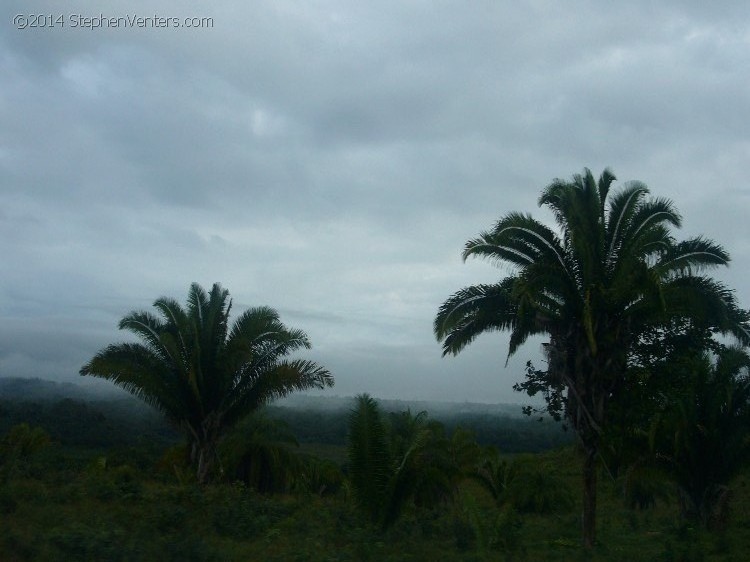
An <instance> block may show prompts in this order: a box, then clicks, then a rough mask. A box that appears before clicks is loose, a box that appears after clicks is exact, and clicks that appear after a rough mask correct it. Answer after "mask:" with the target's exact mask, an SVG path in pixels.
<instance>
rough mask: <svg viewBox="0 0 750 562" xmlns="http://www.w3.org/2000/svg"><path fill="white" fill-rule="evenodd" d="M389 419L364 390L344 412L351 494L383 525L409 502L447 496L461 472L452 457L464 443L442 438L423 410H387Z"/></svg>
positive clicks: (432, 502) (428, 501)
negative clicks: (353, 405)
mask: <svg viewBox="0 0 750 562" xmlns="http://www.w3.org/2000/svg"><path fill="white" fill-rule="evenodd" d="M388 421H390V423H386V421H385V420H384V419H383V415H382V414H381V411H380V408H379V407H378V404H377V402H376V401H375V400H374V399H373V398H372V397H370V396H368V395H367V394H363V395H360V396H358V397H357V402H356V407H355V409H354V410H352V412H351V415H350V416H349V477H350V482H351V488H352V492H353V495H354V500H355V502H356V504H357V506H358V507H359V508H360V510H361V511H363V512H364V513H365V514H366V515H367V516H368V517H369V519H370V520H371V521H372V522H373V523H375V524H377V525H379V526H380V527H381V528H383V529H386V528H388V527H390V526H391V525H392V524H393V523H394V522H395V521H396V520H397V519H398V517H399V515H400V514H401V513H402V511H403V509H404V507H405V506H406V505H407V504H408V503H409V502H412V503H413V504H414V505H418V506H422V507H429V506H432V505H436V504H438V503H440V502H443V501H446V500H448V499H450V498H451V497H452V495H453V494H454V492H455V490H456V484H457V479H458V478H459V477H460V466H459V465H458V464H457V462H456V460H455V459H456V458H460V455H459V453H460V452H461V451H462V449H461V446H463V445H464V443H462V441H461V439H457V440H455V441H456V442H455V443H454V441H453V440H449V439H447V438H446V437H445V434H444V431H443V428H442V425H440V424H439V423H437V422H429V421H428V420H427V415H426V413H425V412H420V413H418V414H417V415H413V414H412V413H411V412H409V411H407V412H402V413H400V414H391V416H390V418H389V420H388ZM463 452H464V454H465V450H464V451H463Z"/></svg>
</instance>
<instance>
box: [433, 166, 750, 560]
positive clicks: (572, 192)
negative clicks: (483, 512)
mask: <svg viewBox="0 0 750 562" xmlns="http://www.w3.org/2000/svg"><path fill="white" fill-rule="evenodd" d="M614 181H615V176H614V175H613V174H612V173H611V172H610V171H609V170H605V171H604V173H602V175H601V177H600V178H599V180H598V182H597V181H596V180H595V179H594V177H593V176H592V174H591V172H590V171H589V170H585V171H584V173H583V174H582V175H575V176H574V177H573V180H572V181H563V180H555V181H553V182H552V183H551V184H550V185H549V186H548V187H547V188H546V189H545V190H544V191H543V192H542V195H541V197H540V199H539V204H540V206H541V205H544V206H546V207H548V208H550V209H551V210H552V213H553V215H554V218H555V222H556V223H557V226H558V228H559V231H558V232H556V231H555V230H553V229H552V228H550V227H548V226H546V225H545V224H544V223H542V222H539V221H538V220H535V219H534V218H532V216H531V215H529V214H521V213H509V214H508V215H506V216H504V217H503V218H501V219H500V220H499V221H498V222H497V224H496V225H495V227H494V228H493V229H492V230H490V231H488V232H483V233H481V234H480V236H479V237H478V238H475V239H473V240H469V241H468V242H467V243H466V246H465V248H464V252H463V257H464V260H465V259H467V258H469V257H480V258H484V259H487V260H489V261H491V262H494V263H504V264H508V265H510V266H511V268H512V269H513V271H512V273H511V274H510V275H509V276H508V277H506V278H504V279H503V280H501V281H500V282H498V283H496V284H485V285H476V286H471V287H466V288H464V289H461V290H460V291H458V292H457V293H455V294H454V295H452V296H451V297H450V298H449V299H448V300H447V301H445V303H443V305H442V306H441V307H440V309H439V311H438V314H437V317H436V319H435V326H434V328H435V335H436V336H437V338H438V340H441V341H442V343H443V355H446V354H449V353H450V354H454V355H455V354H457V353H459V352H460V351H461V350H462V349H463V348H464V347H465V346H466V345H468V344H469V343H471V342H472V341H473V340H474V339H475V338H476V337H477V336H479V335H480V334H482V333H484V332H488V331H494V330H500V331H504V330H508V331H510V345H509V351H508V357H510V356H511V355H513V353H515V352H516V350H517V349H518V348H519V347H520V346H521V345H522V344H523V343H524V342H525V341H526V340H527V339H528V337H529V336H532V335H536V334H539V335H547V336H548V337H549V343H548V344H547V346H546V351H547V356H548V372H547V374H548V376H547V378H546V379H545V380H544V384H546V385H548V386H549V387H550V388H551V389H552V390H554V389H555V387H556V388H558V389H562V390H563V391H564V407H565V414H566V415H567V418H568V420H569V423H570V424H571V425H572V427H573V428H574V429H575V430H576V432H577V434H578V436H579V438H580V441H581V444H582V446H583V450H584V466H583V500H584V501H583V505H584V517H583V541H584V544H585V545H586V546H587V547H591V546H592V545H593V543H594V540H595V513H596V458H597V454H598V452H599V446H600V441H601V434H602V428H603V426H604V425H605V424H606V419H607V410H608V404H609V401H610V397H611V396H612V395H613V393H616V392H617V390H618V388H619V387H620V386H621V385H622V383H623V381H624V379H625V373H626V367H627V361H628V351H629V349H630V348H631V346H632V344H633V342H634V341H635V339H636V338H637V337H638V334H639V333H640V332H641V331H642V330H643V329H645V328H646V327H649V326H654V325H658V324H660V323H662V322H666V321H667V320H668V319H669V318H674V317H682V318H692V317H695V316H704V317H706V318H710V321H711V322H712V325H713V326H716V327H717V328H718V329H720V330H721V331H725V332H731V333H733V334H735V335H736V336H738V337H740V338H741V339H742V340H743V341H748V340H749V339H750V338H749V337H748V326H747V324H746V323H742V322H738V321H737V319H738V318H739V314H738V310H739V309H738V308H737V306H736V303H735V300H734V296H733V293H732V292H731V291H729V290H728V289H726V288H725V287H724V286H723V285H721V284H720V283H717V282H716V281H714V280H712V279H710V278H708V277H706V276H704V275H702V274H701V273H702V272H703V271H704V270H706V269H708V268H712V267H716V266H720V265H726V264H727V263H728V262H729V256H728V254H727V253H726V252H725V251H724V249H723V248H722V247H721V246H719V245H717V244H715V243H714V242H712V241H710V240H708V239H705V238H702V237H698V238H693V239H690V240H686V241H684V242H679V243H678V242H676V241H675V240H674V239H673V238H672V236H671V234H670V228H671V227H679V226H680V223H681V217H680V215H679V214H678V213H677V211H676V209H675V208H674V206H673V204H672V202H671V201H669V200H667V199H661V198H659V199H647V195H648V193H649V191H648V188H647V187H646V186H645V185H644V184H642V183H640V182H632V183H629V184H627V185H626V186H625V187H624V188H623V189H621V190H619V191H618V192H617V193H615V194H613V195H612V196H611V197H610V187H611V185H612V183H613V182H614ZM550 395H551V396H552V397H554V396H555V395H556V394H555V393H554V392H552V393H551V394H550Z"/></svg>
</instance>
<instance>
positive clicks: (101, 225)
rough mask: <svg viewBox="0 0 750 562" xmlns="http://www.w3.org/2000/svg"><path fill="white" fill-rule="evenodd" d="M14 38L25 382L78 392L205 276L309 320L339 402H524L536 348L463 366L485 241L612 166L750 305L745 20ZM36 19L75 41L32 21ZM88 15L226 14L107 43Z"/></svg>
mask: <svg viewBox="0 0 750 562" xmlns="http://www.w3.org/2000/svg"><path fill="white" fill-rule="evenodd" d="M8 6H9V9H7V10H5V13H6V14H7V15H6V17H5V19H4V21H3V22H2V24H1V25H0V76H2V79H1V82H2V87H0V255H2V256H3V258H2V262H3V266H4V267H3V275H2V278H1V279H0V311H1V313H2V318H3V322H2V323H1V324H2V325H0V376H3V375H7V376H12V375H23V376H33V375H38V376H44V377H56V378H61V379H70V378H72V377H74V376H76V373H77V369H78V368H79V367H80V365H81V364H82V363H83V362H84V361H86V360H87V359H88V358H89V357H90V356H91V355H92V354H93V353H95V352H96V351H97V350H98V348H99V347H101V346H102V345H106V344H107V343H110V342H112V341H116V340H119V339H121V338H122V337H124V335H123V334H120V333H118V332H117V331H116V329H115V326H116V323H117V321H118V320H119V318H120V317H122V316H123V315H124V314H125V313H127V312H128V311H130V310H132V309H136V308H147V307H149V306H150V303H151V302H152V301H153V300H154V299H155V298H156V297H158V296H161V295H170V296H174V297H176V298H179V299H183V298H184V295H185V294H186V291H187V288H188V286H189V284H190V283H191V282H192V281H198V282H200V283H201V284H204V285H206V286H210V284H211V283H213V282H214V281H220V282H221V283H222V284H223V285H224V286H225V287H227V288H228V289H229V290H230V292H231V294H232V296H233V297H234V301H235V307H236V310H239V309H241V308H242V307H245V306H251V305H257V304H267V305H270V306H273V307H275V308H277V309H279V310H280V312H281V314H282V319H283V320H284V321H285V322H287V323H288V324H290V325H293V326H296V327H300V328H303V329H305V330H306V331H307V332H308V333H309V335H310V337H311V339H312V341H313V344H314V346H315V347H314V349H313V351H312V355H313V356H314V357H315V358H316V359H318V360H320V361H321V362H323V363H324V364H326V365H327V366H329V367H330V368H331V369H332V370H333V371H334V374H335V375H336V380H337V387H336V389H335V392H337V393H340V394H352V393H355V392H360V391H370V392H373V393H375V394H377V395H379V396H384V397H386V396H388V397H399V396H405V397H409V398H416V397H418V398H426V399H433V398H438V399H453V400H481V401H500V400H520V398H521V397H519V396H514V395H513V393H512V392H511V391H510V387H511V385H512V382H513V381H516V380H519V379H520V378H521V376H522V369H521V366H522V365H523V363H524V362H525V359H526V358H528V357H534V356H536V355H537V353H538V349H537V346H536V344H533V343H532V344H529V345H528V346H527V348H526V349H524V350H522V351H521V352H520V353H519V357H518V358H517V360H515V361H514V362H511V363H510V365H509V367H508V368H507V369H506V368H505V367H504V362H505V355H506V353H507V339H506V338H504V337H503V336H501V335H493V336H486V337H484V338H482V339H480V341H479V342H478V344H477V345H476V347H475V349H471V350H469V351H467V352H466V353H465V354H462V356H460V357H458V358H450V359H441V358H440V348H439V345H438V344H437V343H436V342H435V341H434V340H433V337H432V332H431V324H432V319H433V318H434V314H435V312H436V310H437V307H438V306H439V304H440V303H441V302H442V301H443V300H444V299H445V298H446V297H447V296H448V295H449V294H451V293H452V292H454V291H455V290H457V289H458V288H460V287H462V286H464V285H467V284H471V283H477V282H482V281H490V280H494V279H497V277H498V276H500V275H502V274H503V271H502V270H497V269H495V268H493V267H492V266H490V265H489V264H481V263H468V264H462V263H461V261H460V251H461V249H462V246H463V244H464V242H465V241H466V240H467V239H468V238H470V237H472V236H474V235H475V234H476V233H477V232H479V231H480V230H482V229H484V228H487V227H489V226H490V225H491V224H492V223H493V221H494V220H496V219H497V218H498V217H499V216H501V215H503V214H505V213H507V212H509V211H513V210H520V211H530V212H533V213H534V214H535V215H537V216H540V217H541V218H546V217H545V216H544V215H543V214H542V212H541V211H540V210H539V209H537V208H536V199H537V196H538V194H539V191H540V189H541V188H542V187H544V186H545V185H546V184H547V183H549V181H550V180H552V179H553V178H555V177H569V176H570V175H572V174H573V173H577V172H580V171H581V170H582V168H583V167H584V166H587V167H590V168H591V169H592V170H593V171H594V173H595V174H598V173H599V172H600V171H601V170H602V169H603V168H604V167H605V166H610V167H612V169H613V170H614V171H615V173H616V174H617V175H618V177H619V178H620V179H621V180H630V179H639V180H642V181H644V182H646V183H647V184H648V185H649V186H650V187H651V189H652V192H653V193H654V194H656V195H659V196H666V197H670V198H672V199H673V200H674V201H675V203H676V204H677V206H678V208H679V209H680V210H681V211H682V213H683V215H684V217H685V221H684V224H685V227H684V233H683V234H684V236H689V235H696V234H705V235H706V236H708V237H710V238H713V239H715V240H717V241H719V242H720V243H722V244H724V245H725V246H726V248H727V249H728V250H729V251H730V253H731V254H732V256H733V258H734V262H733V265H732V267H731V268H730V269H729V270H727V271H724V272H720V273H719V277H720V278H721V279H722V280H724V281H726V282H727V283H729V284H730V285H731V286H733V287H734V288H736V289H737V292H738V296H739V298H740V301H741V302H742V303H743V304H744V305H745V306H747V305H748V302H750V291H749V290H748V287H747V283H746V279H747V277H748V272H749V271H750V249H749V247H748V240H750V236H748V235H749V234H750V226H748V221H747V220H746V215H747V210H748V203H750V199H749V196H750V188H748V184H747V180H746V179H745V178H746V173H745V167H746V163H747V162H748V157H749V156H750V138H749V137H748V134H747V123H748V121H749V120H750V95H749V94H750V86H749V85H748V84H749V83H748V81H747V68H749V67H750V48H749V47H750V28H749V26H748V22H750V17H749V16H750V9H749V8H748V7H747V6H746V3H743V2H736V3H734V4H732V3H724V4H723V5H722V7H720V8H719V7H716V6H710V7H708V6H707V5H704V3H700V2H693V3H683V2H681V3H677V2H675V3H669V2H661V3H657V4H654V3H652V2H645V1H644V2H640V1H637V2H631V3H628V4H627V5H625V6H619V7H612V6H607V7H604V5H601V4H599V3H596V2H589V1H583V0H581V1H577V2H573V3H566V4H565V6H564V7H563V6H562V5H561V4H559V3H557V2H545V1H529V2H521V3H518V2H473V3H468V4H467V3H461V2H429V3H425V2H407V3H405V2H377V3H370V4H367V3H350V2H333V1H320V2H285V1H274V2H251V3H242V2H219V3H215V4H213V5H210V6H209V5H207V4H205V3H197V2H194V3H181V4H180V6H179V7H175V6H174V4H172V3H167V2H133V1H128V2H110V3H108V4H107V7H106V9H104V8H102V9H97V10H93V11H92V8H91V7H90V4H89V3H87V2H70V3H66V6H65V7H64V8H62V11H61V8H60V6H59V3H57V2H51V1H50V2H31V3H29V2H10V3H8ZM15 14H25V15H29V14H52V15H55V16H57V15H59V16H62V17H63V19H64V20H65V21H66V22H67V23H68V25H65V26H60V25H58V26H57V27H54V28H46V29H40V28H33V29H32V28H28V29H24V30H20V29H17V28H16V27H15V26H14V25H13V23H12V21H11V20H12V16H13V15H15ZM73 15H87V16H90V17H97V16H99V15H104V16H106V17H124V16H133V15H139V16H146V17H150V16H154V15H156V16H163V17H177V18H180V19H181V20H182V19H184V18H192V17H210V18H213V26H212V27H208V28H197V29H161V28H154V27H150V28H143V29H141V28H137V27H120V28H116V29H98V30H97V29H82V28H72V27H71V26H70V25H69V22H70V18H71V17H72V16H73Z"/></svg>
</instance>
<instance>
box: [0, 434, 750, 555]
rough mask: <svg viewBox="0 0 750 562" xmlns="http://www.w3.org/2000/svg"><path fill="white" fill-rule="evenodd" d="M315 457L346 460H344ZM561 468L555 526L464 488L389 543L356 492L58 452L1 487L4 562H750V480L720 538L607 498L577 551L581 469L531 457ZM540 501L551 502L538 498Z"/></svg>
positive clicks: (565, 452)
mask: <svg viewBox="0 0 750 562" xmlns="http://www.w3.org/2000/svg"><path fill="white" fill-rule="evenodd" d="M305 452H307V453H312V452H317V453H319V454H321V455H323V454H324V453H325V456H326V457H327V458H331V459H341V458H344V457H345V455H344V456H342V449H341V448H339V449H338V450H335V448H331V447H330V446H325V447H322V446H321V447H315V446H310V450H308V451H305ZM531 461H532V462H538V463H539V464H544V465H546V466H551V467H555V469H556V475H557V476H558V477H559V478H560V479H562V482H564V486H565V487H567V488H569V489H570V490H571V494H572V497H573V502H572V505H570V506H567V507H564V508H562V509H558V510H554V509H553V510H552V511H551V512H549V513H544V514H539V513H534V512H533V510H532V512H522V513H519V512H516V511H514V510H511V509H509V508H507V507H498V506H496V505H495V503H494V500H493V499H492V498H491V497H490V496H489V494H487V493H486V492H485V491H484V489H483V488H482V487H480V486H479V485H478V484H477V483H475V482H472V481H467V482H465V483H464V484H463V485H462V486H461V489H460V490H459V494H458V497H457V499H456V501H455V502H454V503H453V504H450V505H445V506H443V507H442V508H441V509H439V510H432V511H427V510H419V509H416V508H411V509H409V510H407V512H406V513H405V515H404V517H403V518H402V519H401V520H399V521H398V522H397V524H396V525H395V526H394V527H393V528H392V529H390V530H389V531H387V532H385V533H380V532H379V531H378V530H376V529H374V528H372V527H371V526H369V525H368V524H366V523H365V521H364V520H363V519H362V518H361V517H360V516H359V514H358V513H357V512H356V511H355V510H354V509H353V507H352V502H351V501H350V499H349V498H348V496H347V493H346V489H344V490H342V491H341V492H340V493H339V494H338V495H336V496H334V497H325V498H321V497H318V496H317V495H315V494H297V495H281V496H270V497H266V496H261V495H258V494H256V493H254V492H252V491H251V490H248V489H246V488H245V487H244V486H242V485H239V484H235V485H230V484H225V485H213V486H208V487H205V488H200V487H197V486H194V485H180V484H178V483H177V482H176V481H172V480H170V479H168V478H167V479H165V478H164V477H163V476H160V477H159V476H156V475H155V474H153V473H152V472H151V471H150V470H149V469H141V468H137V467H133V466H129V465H126V464H119V465H116V464H115V463H111V462H110V463H105V462H102V461H101V452H96V453H90V454H89V455H88V456H87V455H84V454H81V453H80V451H71V450H65V449H61V448H59V447H57V448H55V447H51V448H48V450H46V451H44V453H43V454H39V455H37V456H36V457H34V458H33V459H31V460H30V461H29V463H28V464H27V465H26V466H24V467H23V470H22V471H20V472H19V473H17V474H15V475H13V476H12V477H11V478H8V479H6V481H5V482H4V483H2V484H0V560H3V561H7V562H15V561H47V560H52V561H55V560H102V561H109V560H112V561H119V560H123V561H125V560H127V561H137V560H144V561H148V560H160V561H162V560H164V561H169V560H175V561H176V560H180V561H211V560H217V561H225V560H269V561H273V560H279V561H281V560H283V561H289V560H291V561H294V560H300V561H302V560H304V561H320V562H333V561H339V562H344V561H357V562H359V561H368V560H372V561H376V560H377V561H389V560H391V561H396V560H398V561H408V560H413V561H420V560H430V561H433V560H434V561H441V560H444V561H452V560H457V561H471V562H482V561H490V560H510V561H515V560H529V561H536V560H574V561H575V560H588V561H606V562H617V561H632V560H655V561H664V562H677V561H685V562H689V561H719V560H721V561H733V560H736V561H740V560H745V559H746V557H747V552H749V551H750V507H749V506H750V477H749V475H748V474H744V475H742V476H741V477H740V478H738V479H737V480H736V481H735V482H734V484H733V489H734V498H733V503H732V506H733V508H732V517H731V518H730V521H729V524H728V527H727V528H726V530H725V531H724V532H722V533H716V534H711V533H708V532H706V531H705V530H703V529H700V528H696V527H694V526H691V525H689V524H687V523H685V522H682V521H680V520H679V517H678V515H677V506H676V505H675V502H674V501H670V500H668V501H666V502H664V501H663V502H659V503H657V505H656V507H655V508H653V509H650V510H646V511H632V510H630V509H628V508H626V507H625V505H624V502H623V501H622V498H621V494H620V492H619V489H618V486H617V485H616V483H614V482H612V481H611V479H609V478H608V477H607V476H605V474H604V473H602V476H601V478H600V485H599V491H598V494H599V511H598V538H599V542H598V544H597V546H596V547H595V548H594V550H593V551H592V552H587V551H585V550H584V549H582V548H581V547H580V540H579V534H580V512H581V505H580V498H579V495H580V493H579V489H580V475H579V474H580V472H579V470H580V463H579V460H578V458H577V457H576V455H575V453H574V452H573V451H572V449H570V448H566V449H562V450H557V451H551V452H548V453H541V454H538V455H536V456H535V457H533V458H531ZM539 493H542V492H539Z"/></svg>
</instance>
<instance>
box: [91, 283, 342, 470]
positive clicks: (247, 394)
mask: <svg viewBox="0 0 750 562" xmlns="http://www.w3.org/2000/svg"><path fill="white" fill-rule="evenodd" d="M231 306H232V303H231V300H230V299H229V292H228V291H227V290H225V289H223V288H222V287H221V285H219V284H218V283H216V284H214V286H213V287H212V289H211V291H210V293H206V292H205V290H204V289H203V288H201V287H200V285H198V284H197V283H193V284H192V285H191V286H190V290H189V292H188V299H187V306H186V307H185V308H183V307H182V306H181V305H180V304H179V303H178V302H177V301H175V300H173V299H170V298H160V299H158V300H156V301H155V302H154V308H155V309H156V310H157V313H158V314H156V315H154V314H151V313H149V312H131V313H130V314H128V315H127V316H125V317H124V318H123V319H122V320H121V321H120V326H119V327H120V329H121V330H129V331H130V332H132V333H134V334H135V335H136V336H138V337H139V338H140V339H141V341H142V343H121V344H114V345H110V346H108V347H106V348H105V349H103V350H102V351H100V352H99V353H97V354H96V355H95V356H94V358H93V359H91V361H89V362H88V363H86V364H85V365H84V366H83V367H82V368H81V371H80V372H81V375H92V376H96V377H101V378H104V379H107V380H111V381H112V382H114V383H115V384H116V385H118V386H121V387H123V388H124V389H125V390H127V391H128V392H130V393H131V394H134V395H135V396H137V397H138V398H141V399H142V400H144V401H145V402H147V403H148V404H150V405H152V406H154V407H155V408H157V409H158V410H160V411H161V412H162V413H163V414H164V415H165V416H166V417H167V418H168V419H169V421H171V422H172V423H173V424H175V425H176V426H177V427H178V428H179V429H181V430H182V431H183V432H184V433H185V435H186V437H187V439H188V443H189V445H190V460H191V463H193V465H194V466H195V468H196V471H197V472H196V474H197V477H198V481H199V482H201V483H205V482H206V481H207V480H208V478H209V477H210V475H211V472H212V469H213V466H214V464H215V461H216V458H217V454H216V447H217V445H218V443H219V441H220V440H221V438H222V437H223V435H224V433H225V432H226V431H227V430H228V429H229V428H232V427H233V426H235V425H236V424H237V423H238V422H239V421H240V420H242V418H244V417H245V416H246V415H247V414H248V413H250V412H252V411H254V410H256V409H257V408H259V407H260V406H262V405H264V404H266V403H267V402H269V401H271V400H273V399H275V398H279V397H282V396H286V395H287V394H289V393H290V392H293V391H295V390H305V389H308V388H323V387H326V386H332V385H333V377H332V376H331V374H330V373H329V372H328V371H327V370H326V369H324V368H322V367H320V366H318V365H317V364H316V363H314V362H312V361H308V360H302V359H297V360H287V359H284V357H285V356H286V355H287V354H289V353H291V352H292V351H295V350H298V349H302V348H309V347H310V342H309V340H308V338H307V335H306V334H305V333H304V332H303V331H301V330H296V329H289V328H287V327H286V326H284V324H282V323H281V321H280V320H279V315H278V313H277V312H276V311H275V310H273V309H271V308H268V307H257V308H250V309H248V310H246V311H245V312H243V313H242V314H241V315H240V316H239V317H238V318H237V319H236V320H235V321H234V323H233V324H232V326H231V329H230V326H229V311H230V309H231Z"/></svg>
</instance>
